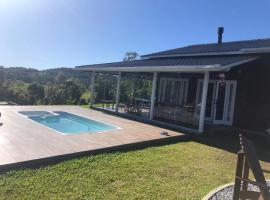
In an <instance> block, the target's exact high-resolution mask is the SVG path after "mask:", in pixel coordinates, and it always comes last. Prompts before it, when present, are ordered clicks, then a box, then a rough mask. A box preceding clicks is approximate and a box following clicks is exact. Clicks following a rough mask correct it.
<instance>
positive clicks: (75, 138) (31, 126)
mask: <svg viewBox="0 0 270 200" xmlns="http://www.w3.org/2000/svg"><path fill="white" fill-rule="evenodd" d="M23 110H24V111H33V110H40V111H66V112H70V113H73V114H77V115H80V116H83V117H86V118H90V119H95V120H100V121H102V122H105V123H110V124H112V125H115V126H118V127H121V129H117V130H113V131H106V132H102V133H82V134H71V135H62V134H60V133H57V132H55V131H54V130H51V129H49V128H47V127H44V126H42V125H40V124H38V123H34V122H33V121H31V120H29V119H27V118H25V117H24V116H22V115H21V114H19V113H18V111H23ZM0 112H1V113H2V118H1V119H0V122H2V123H3V126H1V127H0V167H1V166H5V165H8V164H14V163H19V162H24V161H31V160H35V159H42V158H48V157H54V156H58V155H64V154H72V153H78V152H83V151H90V150H97V149H103V148H109V147H117V146H121V145H127V144H133V143H140V142H147V141H152V140H159V139H164V138H168V136H163V135H161V134H160V132H161V131H162V130H165V129H162V128H159V127H155V126H152V125H147V124H144V123H140V122H136V121H132V120H128V119H124V118H120V117H116V116H112V115H108V114H105V113H102V112H100V111H95V110H90V109H85V108H81V107H79V106H0ZM167 131H168V132H169V134H170V136H169V137H181V136H183V137H184V134H182V133H179V132H175V131H170V130H167Z"/></svg>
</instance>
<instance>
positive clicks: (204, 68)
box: [76, 57, 257, 73]
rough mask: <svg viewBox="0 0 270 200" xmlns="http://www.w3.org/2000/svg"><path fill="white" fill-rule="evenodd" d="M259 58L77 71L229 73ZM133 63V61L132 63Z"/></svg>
mask: <svg viewBox="0 0 270 200" xmlns="http://www.w3.org/2000/svg"><path fill="white" fill-rule="evenodd" d="M256 58H257V57H252V58H248V59H243V60H240V61H237V62H233V63H230V64H226V65H221V64H209V65H173V66H166V65H162V66H121V67H119V66H115V65H116V64H117V63H111V65H110V64H107V66H102V64H101V65H84V66H77V67H76V69H77V70H81V71H95V72H116V71H117V72H187V73H188V72H197V73H200V72H215V71H228V70H230V68H232V67H235V66H238V65H241V64H244V63H247V62H251V61H253V60H255V59H256ZM130 62H132V61H130Z"/></svg>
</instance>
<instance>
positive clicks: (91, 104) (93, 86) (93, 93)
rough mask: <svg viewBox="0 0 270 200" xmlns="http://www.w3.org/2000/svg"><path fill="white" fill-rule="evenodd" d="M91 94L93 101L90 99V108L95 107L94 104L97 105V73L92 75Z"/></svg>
mask: <svg viewBox="0 0 270 200" xmlns="http://www.w3.org/2000/svg"><path fill="white" fill-rule="evenodd" d="M90 92H91V99H90V108H91V107H92V106H93V104H94V103H95V72H94V71H93V72H92V75H91V88H90Z"/></svg>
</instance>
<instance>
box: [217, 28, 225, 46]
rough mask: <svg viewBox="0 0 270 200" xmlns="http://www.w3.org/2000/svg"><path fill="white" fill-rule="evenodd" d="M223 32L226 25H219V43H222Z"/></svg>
mask: <svg viewBox="0 0 270 200" xmlns="http://www.w3.org/2000/svg"><path fill="white" fill-rule="evenodd" d="M223 32H224V27H218V44H221V43H222V34H223Z"/></svg>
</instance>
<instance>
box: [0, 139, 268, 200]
mask: <svg viewBox="0 0 270 200" xmlns="http://www.w3.org/2000/svg"><path fill="white" fill-rule="evenodd" d="M235 161H236V154H234V153H230V152H228V151H224V150H222V149H219V148H215V147H210V146H208V145H205V144H202V143H197V142H192V141H188V142H179V143H175V144H168V145H164V146H156V147H148V148H145V149H141V150H134V151H127V152H115V153H107V154H100V155H96V156H88V157H83V158H78V159H73V160H70V161H65V162H62V163H59V164H55V165H51V166H47V167H41V168H39V169H24V170H18V171H12V172H8V173H5V174H2V175H0V199H201V198H202V197H203V196H204V195H205V194H207V193H208V192H209V191H210V190H212V189H213V188H215V187H217V186H219V185H222V184H225V183H228V182H232V181H233V177H234V173H235ZM263 165H265V163H263Z"/></svg>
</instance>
